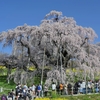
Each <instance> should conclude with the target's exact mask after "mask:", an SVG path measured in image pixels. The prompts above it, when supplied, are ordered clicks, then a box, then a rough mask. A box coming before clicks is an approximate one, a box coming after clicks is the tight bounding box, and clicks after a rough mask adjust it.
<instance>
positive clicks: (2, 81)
mask: <svg viewBox="0 0 100 100" xmlns="http://www.w3.org/2000/svg"><path fill="white" fill-rule="evenodd" d="M1 87H3V89H4V91H3V92H0V94H3V93H5V94H7V93H8V92H9V91H11V90H10V89H15V84H14V82H13V81H10V83H9V84H8V83H7V80H6V76H0V88H1Z"/></svg>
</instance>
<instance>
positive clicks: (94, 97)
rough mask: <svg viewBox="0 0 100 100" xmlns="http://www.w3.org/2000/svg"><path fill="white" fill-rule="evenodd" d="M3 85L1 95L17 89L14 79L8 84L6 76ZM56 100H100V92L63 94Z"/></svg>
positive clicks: (0, 83) (0, 77)
mask: <svg viewBox="0 0 100 100" xmlns="http://www.w3.org/2000/svg"><path fill="white" fill-rule="evenodd" d="M1 87H3V92H0V95H2V94H6V95H7V94H8V92H10V91H11V89H15V84H14V82H13V81H10V83H9V84H8V83H7V80H6V76H0V88H1ZM47 98H48V97H47ZM60 98H61V99H60ZM40 100H46V99H45V98H44V99H43V98H42V99H40ZM50 100H53V98H50ZM55 100H100V94H87V95H76V96H67V95H62V96H59V97H58V98H57V97H56V98H55Z"/></svg>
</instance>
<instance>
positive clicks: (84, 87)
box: [1, 80, 100, 100]
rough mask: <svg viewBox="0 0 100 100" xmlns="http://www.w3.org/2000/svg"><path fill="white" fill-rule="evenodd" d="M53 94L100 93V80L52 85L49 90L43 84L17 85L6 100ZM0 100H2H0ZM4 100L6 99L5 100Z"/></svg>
mask: <svg viewBox="0 0 100 100" xmlns="http://www.w3.org/2000/svg"><path fill="white" fill-rule="evenodd" d="M52 92H54V93H55V94H59V95H73V94H86V93H99V92H100V80H99V81H95V82H94V81H91V80H88V82H85V81H84V80H82V81H77V82H75V83H74V84H72V83H66V84H63V83H57V84H56V83H54V82H53V83H52V85H51V88H50V87H49V88H48V87H47V85H46V84H45V85H44V86H42V85H41V84H38V85H35V84H33V85H32V86H30V87H28V86H27V85H26V84H24V85H21V84H17V85H16V87H15V90H12V91H11V92H9V93H8V96H7V98H8V100H22V99H23V100H26V99H28V100H34V98H36V97H44V96H48V93H52ZM1 100H2V99H1ZM5 100H6V99H5Z"/></svg>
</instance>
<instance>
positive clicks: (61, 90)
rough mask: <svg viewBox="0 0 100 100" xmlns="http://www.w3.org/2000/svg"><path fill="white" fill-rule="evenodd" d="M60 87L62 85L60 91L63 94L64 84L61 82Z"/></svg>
mask: <svg viewBox="0 0 100 100" xmlns="http://www.w3.org/2000/svg"><path fill="white" fill-rule="evenodd" d="M59 87H60V93H61V95H62V94H63V90H64V85H63V84H62V83H60V85H59Z"/></svg>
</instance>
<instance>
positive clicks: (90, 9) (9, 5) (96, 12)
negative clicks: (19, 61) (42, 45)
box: [0, 0, 100, 53]
mask: <svg viewBox="0 0 100 100" xmlns="http://www.w3.org/2000/svg"><path fill="white" fill-rule="evenodd" d="M51 10H57V11H61V12H62V13H63V15H64V16H67V17H73V18H74V19H75V20H76V22H77V24H78V25H81V26H83V27H91V28H93V29H94V31H95V32H96V33H97V35H98V39H96V40H95V42H99V41H100V28H99V27H100V0H0V32H2V31H6V30H8V29H13V28H15V27H16V26H19V25H23V24H24V23H27V24H28V25H39V24H40V22H41V20H42V19H43V18H44V16H45V15H46V14H47V13H49V12H50V11H51ZM0 51H1V52H7V53H10V52H11V49H10V48H2V45H0Z"/></svg>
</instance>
